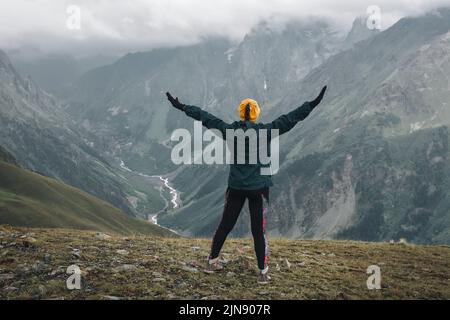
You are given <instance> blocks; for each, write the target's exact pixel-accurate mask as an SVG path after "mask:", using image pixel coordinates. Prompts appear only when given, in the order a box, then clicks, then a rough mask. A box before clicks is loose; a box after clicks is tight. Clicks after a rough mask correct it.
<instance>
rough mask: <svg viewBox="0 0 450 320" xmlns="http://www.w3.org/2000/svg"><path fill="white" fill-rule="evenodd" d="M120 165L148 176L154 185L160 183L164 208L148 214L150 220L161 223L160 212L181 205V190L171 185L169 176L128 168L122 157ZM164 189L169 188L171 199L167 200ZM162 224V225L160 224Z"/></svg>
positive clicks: (160, 193)
mask: <svg viewBox="0 0 450 320" xmlns="http://www.w3.org/2000/svg"><path fill="white" fill-rule="evenodd" d="M120 167H121V168H122V169H123V170H126V171H128V172H131V173H133V174H136V175H138V176H141V177H143V178H147V179H149V180H150V182H151V183H152V184H154V185H159V186H160V187H161V188H160V190H159V195H160V197H161V198H162V199H163V201H164V202H165V205H164V208H162V209H161V210H159V211H158V212H155V213H150V214H147V218H148V220H149V221H151V222H152V223H154V224H156V225H159V224H158V215H159V214H160V213H163V212H165V211H166V210H168V209H169V207H171V209H176V208H178V207H180V206H181V200H180V195H179V192H178V191H177V190H176V189H175V188H174V187H172V186H171V185H170V182H169V178H165V177H163V176H158V175H154V176H151V175H148V174H145V173H142V172H137V171H134V170H131V169H130V168H128V167H127V166H126V165H125V163H124V162H123V160H121V159H120ZM164 190H168V191H169V193H170V197H171V198H170V201H168V200H167V198H166V197H165V196H164ZM159 226H160V225H159Z"/></svg>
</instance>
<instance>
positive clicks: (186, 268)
mask: <svg viewBox="0 0 450 320" xmlns="http://www.w3.org/2000/svg"><path fill="white" fill-rule="evenodd" d="M181 269H182V270H184V271H188V272H193V273H197V272H198V269H197V268H194V267H189V266H182V267H181Z"/></svg>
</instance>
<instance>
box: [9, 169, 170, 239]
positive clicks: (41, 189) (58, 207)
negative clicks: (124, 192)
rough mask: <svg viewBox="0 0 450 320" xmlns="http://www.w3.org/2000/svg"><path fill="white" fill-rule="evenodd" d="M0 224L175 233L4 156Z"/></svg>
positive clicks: (140, 232)
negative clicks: (16, 163) (28, 168)
mask: <svg viewBox="0 0 450 320" xmlns="http://www.w3.org/2000/svg"><path fill="white" fill-rule="evenodd" d="M0 224H9V225H12V226H27V227H34V228H39V227H40V228H70V229H82V230H97V231H102V232H112V233H116V234H123V235H129V234H147V235H158V236H173V234H172V233H171V232H170V231H168V230H166V229H163V228H160V227H158V226H155V225H153V224H150V223H149V222H145V221H141V220H138V219H134V218H131V217H129V216H127V215H126V214H124V213H123V212H121V211H120V210H119V209H117V208H115V207H113V206H112V205H110V204H109V203H107V202H105V201H102V200H100V199H98V198H95V197H93V196H91V195H89V194H87V193H85V192H83V191H81V190H79V189H76V188H73V187H70V186H68V185H65V184H64V183H61V182H59V181H56V180H54V179H51V178H48V177H45V176H42V175H40V174H37V173H33V172H30V171H28V170H25V169H22V168H19V167H17V166H15V165H12V164H9V163H6V162H4V161H1V160H0Z"/></svg>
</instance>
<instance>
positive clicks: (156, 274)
mask: <svg viewBox="0 0 450 320" xmlns="http://www.w3.org/2000/svg"><path fill="white" fill-rule="evenodd" d="M152 274H153V276H154V277H156V278H161V277H162V274H161V273H159V272H153V273H152Z"/></svg>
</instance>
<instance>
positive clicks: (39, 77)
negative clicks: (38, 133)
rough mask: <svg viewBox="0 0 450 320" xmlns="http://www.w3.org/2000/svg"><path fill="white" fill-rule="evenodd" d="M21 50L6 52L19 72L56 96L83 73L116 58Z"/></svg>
mask: <svg viewBox="0 0 450 320" xmlns="http://www.w3.org/2000/svg"><path fill="white" fill-rule="evenodd" d="M22 51H23V50H11V51H7V52H6V54H7V55H8V56H9V57H10V59H11V61H12V63H13V65H14V66H15V67H16V69H17V70H18V71H19V73H20V74H23V75H27V76H30V77H31V78H32V79H33V81H34V82H35V83H36V84H37V85H38V86H39V87H40V88H42V89H43V90H45V91H46V92H49V93H51V94H52V95H54V96H56V97H58V98H62V97H64V96H65V95H66V94H67V90H68V89H69V88H70V84H71V83H72V82H74V81H75V80H76V79H78V78H79V77H80V76H81V75H82V74H83V73H85V72H87V71H88V70H90V69H93V68H97V67H100V66H103V65H107V64H110V63H112V62H113V61H114V60H116V59H117V58H116V57H112V56H103V55H100V56H91V57H85V58H74V57H72V56H70V55H62V54H50V55H45V54H42V53H41V54H27V52H22ZM25 51H26V50H25Z"/></svg>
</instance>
